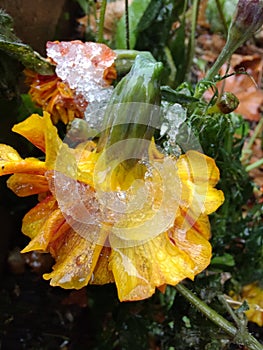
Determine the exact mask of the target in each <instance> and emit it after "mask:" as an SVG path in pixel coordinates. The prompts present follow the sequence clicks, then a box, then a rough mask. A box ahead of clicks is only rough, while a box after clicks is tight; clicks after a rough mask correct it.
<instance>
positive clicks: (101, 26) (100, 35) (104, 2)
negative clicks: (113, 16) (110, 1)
mask: <svg viewBox="0 0 263 350" xmlns="http://www.w3.org/2000/svg"><path fill="white" fill-rule="evenodd" d="M106 7H107V0H102V4H101V9H100V21H99V31H98V42H99V43H102V42H103V41H104V38H103V31H104V21H105V12H106Z"/></svg>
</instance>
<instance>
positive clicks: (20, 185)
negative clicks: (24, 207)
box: [7, 174, 49, 197]
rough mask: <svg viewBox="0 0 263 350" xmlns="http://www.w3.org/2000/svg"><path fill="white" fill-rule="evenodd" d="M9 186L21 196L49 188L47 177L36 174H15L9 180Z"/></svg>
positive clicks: (45, 190) (41, 191)
mask: <svg viewBox="0 0 263 350" xmlns="http://www.w3.org/2000/svg"><path fill="white" fill-rule="evenodd" d="M7 187H8V188H10V189H11V190H12V191H13V192H14V193H15V194H16V195H17V196H19V197H26V196H30V195H33V194H38V193H43V192H47V191H48V190H49V188H48V183H47V179H46V177H45V176H43V175H34V174H14V175H12V176H10V177H9V179H8V180H7Z"/></svg>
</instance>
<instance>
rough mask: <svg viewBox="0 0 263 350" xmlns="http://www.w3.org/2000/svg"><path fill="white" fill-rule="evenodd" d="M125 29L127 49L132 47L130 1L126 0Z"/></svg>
mask: <svg viewBox="0 0 263 350" xmlns="http://www.w3.org/2000/svg"><path fill="white" fill-rule="evenodd" d="M125 30H126V49H127V50H129V49H130V21H129V2H128V0H125Z"/></svg>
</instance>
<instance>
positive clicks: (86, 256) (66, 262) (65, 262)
mask: <svg viewBox="0 0 263 350" xmlns="http://www.w3.org/2000/svg"><path fill="white" fill-rule="evenodd" d="M101 250H102V246H101V245H97V244H95V243H93V242H90V241H88V240H86V239H84V238H83V237H81V236H80V235H79V234H77V233H76V232H74V231H73V230H69V231H68V232H67V234H66V235H62V236H61V237H60V238H59V239H58V240H56V241H54V242H53V243H52V244H51V246H50V252H51V254H52V255H53V257H54V258H55V259H56V264H55V265H54V266H53V271H52V272H51V273H46V274H44V276H43V277H44V279H46V280H49V279H50V280H51V281H50V284H51V286H60V287H62V288H65V289H70V288H74V289H80V288H82V287H84V286H86V285H87V284H88V283H89V281H90V279H91V278H92V274H93V271H94V268H95V266H96V264H97V261H98V259H99V256H100V252H101Z"/></svg>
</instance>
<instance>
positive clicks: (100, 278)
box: [90, 247, 114, 284]
mask: <svg viewBox="0 0 263 350" xmlns="http://www.w3.org/2000/svg"><path fill="white" fill-rule="evenodd" d="M110 253H111V248H110V247H103V248H102V250H101V252H100V257H99V260H98V262H97V265H96V267H95V269H94V272H93V278H92V280H91V281H90V284H106V283H111V282H114V277H113V274H112V272H111V271H110V270H109V257H110Z"/></svg>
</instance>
